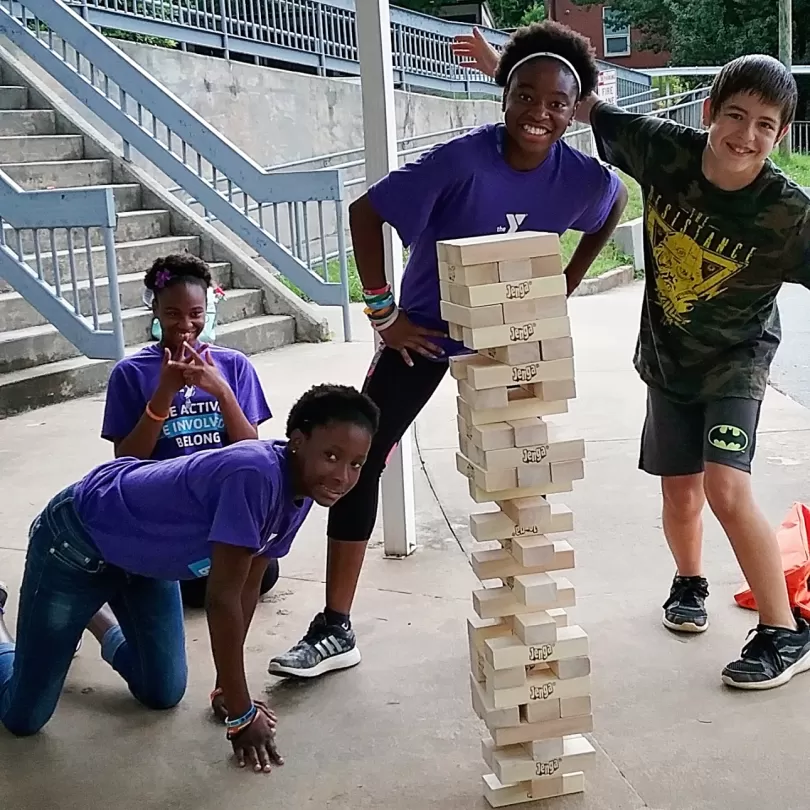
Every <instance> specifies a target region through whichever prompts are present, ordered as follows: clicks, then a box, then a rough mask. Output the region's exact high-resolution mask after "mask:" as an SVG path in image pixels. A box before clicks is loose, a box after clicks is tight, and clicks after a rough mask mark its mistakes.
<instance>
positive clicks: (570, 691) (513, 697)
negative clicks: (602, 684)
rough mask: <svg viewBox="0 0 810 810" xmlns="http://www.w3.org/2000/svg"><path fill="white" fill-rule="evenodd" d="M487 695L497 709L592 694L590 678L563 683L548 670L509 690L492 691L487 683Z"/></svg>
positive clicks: (574, 679) (532, 675)
mask: <svg viewBox="0 0 810 810" xmlns="http://www.w3.org/2000/svg"><path fill="white" fill-rule="evenodd" d="M487 694H488V695H489V696H490V698H491V699H492V703H493V705H494V706H495V708H496V709H505V708H507V707H508V706H520V705H521V704H523V703H532V702H533V701H536V700H552V699H554V700H562V699H563V698H569V697H585V696H587V695H590V694H591V679H590V676H586V677H584V678H570V679H569V680H567V681H561V680H559V679H557V678H555V677H554V675H553V673H551V672H550V671H548V670H543V671H541V672H535V673H531V674H530V675H529V676H528V677H527V678H526V683H525V684H524V685H523V686H514V687H511V688H509V689H492V688H491V687H490V684H489V682H487Z"/></svg>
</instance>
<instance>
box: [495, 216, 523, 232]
mask: <svg viewBox="0 0 810 810" xmlns="http://www.w3.org/2000/svg"><path fill="white" fill-rule="evenodd" d="M527 216H529V215H528V214H507V215H506V222H507V224H506V225H499V226H498V233H517V232H518V228H520V226H521V225H522V224H523V222H524V220H525V219H526V217H527Z"/></svg>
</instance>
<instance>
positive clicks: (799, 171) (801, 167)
mask: <svg viewBox="0 0 810 810" xmlns="http://www.w3.org/2000/svg"><path fill="white" fill-rule="evenodd" d="M772 157H773V162H774V163H775V164H776V165H777V166H778V167H779V168H780V169H781V170H782V171H783V172H784V173H785V174H786V175H787V176H788V177H790V179H791V180H793V181H794V182H796V183H798V184H799V185H800V186H810V155H799V154H796V153H795V152H794V153H793V154H792V155H791V156H790V157H789V158H784V157H782V155H781V154H779V152H778V151H777V152H774V153H773V155H772Z"/></svg>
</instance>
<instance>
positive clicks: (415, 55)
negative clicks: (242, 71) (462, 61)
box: [69, 0, 651, 97]
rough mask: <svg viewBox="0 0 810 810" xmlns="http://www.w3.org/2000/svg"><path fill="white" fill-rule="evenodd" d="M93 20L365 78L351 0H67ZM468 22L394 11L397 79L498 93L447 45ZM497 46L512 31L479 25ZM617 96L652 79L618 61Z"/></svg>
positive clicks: (445, 88) (645, 85) (445, 90)
mask: <svg viewBox="0 0 810 810" xmlns="http://www.w3.org/2000/svg"><path fill="white" fill-rule="evenodd" d="M69 1H70V4H71V5H73V6H74V7H75V8H77V9H78V10H79V11H80V13H81V14H82V16H83V17H85V19H87V20H88V22H90V23H92V24H93V25H96V26H99V27H103V28H109V29H119V30H122V31H127V32H130V33H137V34H143V35H146V36H153V37H161V38H163V39H170V40H174V41H175V42H178V43H179V44H180V46H181V47H184V48H185V47H188V46H192V47H202V48H206V49H213V50H215V51H219V52H221V53H222V54H223V55H224V56H225V58H229V57H230V55H231V54H232V53H238V54H240V55H242V56H247V57H251V58H253V59H256V60H259V59H265V60H268V61H270V62H284V63H287V64H292V65H297V66H300V67H303V68H306V69H310V70H314V71H315V72H317V73H318V74H319V75H327V74H333V75H334V74H340V75H348V76H358V75H360V63H359V52H358V47H357V21H356V16H357V13H356V10H355V4H354V0H328V2H324V0H69ZM470 28H471V26H469V25H465V24H463V23H455V22H451V21H449V20H442V19H438V18H436V17H431V16H428V15H426V14H419V13H417V12H414V11H408V10H406V9H403V8H396V7H393V8H392V9H391V48H392V57H393V69H394V82H395V83H396V84H398V85H399V86H401V87H419V88H422V89H427V90H434V91H438V92H443V93H460V94H464V95H467V96H470V95H473V94H478V95H481V94H483V95H500V89H499V88H498V87H497V86H496V85H495V83H494V82H493V81H492V79H490V78H489V77H487V76H484V75H483V74H482V73H479V72H478V71H475V70H470V69H468V68H464V67H461V66H460V65H459V64H458V60H457V59H455V57H454V56H453V54H452V51H451V49H450V45H451V43H452V41H453V37H455V36H456V35H457V34H468V33H469V32H470ZM481 31H482V32H483V34H484V35H485V36H486V38H487V39H488V40H489V42H491V43H492V44H493V45H495V46H496V47H500V46H502V45H504V44H505V43H506V41H507V40H508V39H509V35H508V34H506V33H504V32H502V31H496V30H494V29H491V28H481ZM600 67H601V68H605V69H610V70H615V71H616V73H617V80H618V88H617V90H618V94H619V97H622V96H630V95H633V94H634V93H639V92H643V91H644V90H646V89H648V88H649V87H650V85H651V79H650V78H649V76H646V75H645V74H643V73H639V72H637V71H634V70H629V69H627V68H624V67H622V66H620V65H614V64H611V63H607V62H602V63H600Z"/></svg>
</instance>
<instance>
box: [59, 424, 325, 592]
mask: <svg viewBox="0 0 810 810" xmlns="http://www.w3.org/2000/svg"><path fill="white" fill-rule="evenodd" d="M286 448H287V442H286V441H279V440H269V441H268V440H261V439H259V440H256V441H252V442H237V443H236V444H234V445H231V446H230V447H226V448H224V449H222V450H202V451H200V452H198V453H194V454H192V455H186V456H181V457H179V458H175V459H169V460H166V461H153V460H148V461H144V460H141V459H135V458H129V457H125V458H118V459H115V460H114V461H108V462H106V463H105V464H102V465H101V466H99V467H96V469H95V470H92V471H91V472H90V473H88V474H87V475H86V476H85V477H84V478H83V479H82V480H81V481H80V482H79V483H78V484H77V485H76V488H75V490H74V506H75V508H76V512H77V515H78V517H79V520H80V521H81V522H82V524H83V526H84V528H85V529H86V531H87V533H88V534H89V536H90V538H91V539H92V540H93V542H94V543H95V544H96V546H97V547H98V550H99V552H100V553H101V556H102V557H103V559H104V560H105V562H107V563H109V564H111V565H115V566H117V567H119V568H122V569H123V570H124V571H126V572H128V573H130V574H139V575H140V576H144V577H149V578H151V579H166V580H178V579H194V578H195V577H204V576H207V575H208V573H209V571H210V567H211V543H224V544H227V545H232V546H241V547H242V548H247V549H250V550H251V551H252V552H253V554H254V556H258V555H260V554H263V555H266V556H267V557H271V558H278V557H283V556H285V555H286V554H287V553H288V552H289V550H290V546H291V545H292V541H293V539H294V538H295V535H296V533H297V532H298V529H299V528H300V526H301V524H302V523H303V522H304V519H305V518H306V516H307V514H308V513H309V510H310V509H311V507H312V501H311V499H309V498H301V499H297V500H294V498H293V492H292V491H291V488H290V481H289V474H288V464H287V453H286Z"/></svg>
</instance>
